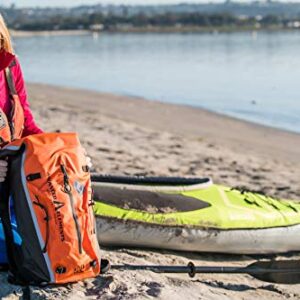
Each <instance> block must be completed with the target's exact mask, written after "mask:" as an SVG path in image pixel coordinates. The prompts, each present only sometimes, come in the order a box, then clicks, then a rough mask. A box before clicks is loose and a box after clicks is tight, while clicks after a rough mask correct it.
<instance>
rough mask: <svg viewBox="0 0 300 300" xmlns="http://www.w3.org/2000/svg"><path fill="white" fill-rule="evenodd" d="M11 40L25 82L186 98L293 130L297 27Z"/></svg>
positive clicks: (297, 107)
mask: <svg viewBox="0 0 300 300" xmlns="http://www.w3.org/2000/svg"><path fill="white" fill-rule="evenodd" d="M14 42H15V46H16V50H17V53H18V55H19V57H20V60H21V62H22V66H23V70H24V74H25V78H26V80H27V81H28V82H42V83H49V84H55V85H62V86H70V87H76V88H85V89H90V90H95V91H104V92H111V93H117V94H123V95H130V96H138V97H143V98H146V99H151V100H158V101H163V102H171V103H178V104H185V105H192V106H197V107H201V108H205V109H208V110H212V111H216V112H219V113H223V114H227V115H230V116H234V117H237V118H241V119H245V120H249V121H253V122H256V123H260V124H265V125H269V126H273V127H278V128H283V129H287V130H291V131H295V132H300V32H296V31H295V32H272V33H267V32H259V33H251V32H246V33H230V34H229V33H222V34H150V33H149V34H106V33H104V34H100V35H87V36H52V37H50V36H49V37H26V38H23V37H22V38H16V39H15V41H14ZM82 101H83V102H84V99H82Z"/></svg>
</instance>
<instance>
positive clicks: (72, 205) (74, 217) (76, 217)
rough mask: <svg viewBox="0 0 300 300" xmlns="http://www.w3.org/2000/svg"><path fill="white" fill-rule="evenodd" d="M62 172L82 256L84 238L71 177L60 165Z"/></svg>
mask: <svg viewBox="0 0 300 300" xmlns="http://www.w3.org/2000/svg"><path fill="white" fill-rule="evenodd" d="M60 168H61V171H62V172H63V174H64V189H63V191H64V192H65V193H66V194H68V195H69V199H70V203H71V208H72V214H73V219H74V222H75V227H76V232H77V238H78V248H79V253H80V254H82V236H81V231H80V227H79V222H78V216H77V214H76V212H75V207H74V197H73V194H72V187H71V186H70V183H69V176H68V173H67V170H66V168H65V166H64V165H60Z"/></svg>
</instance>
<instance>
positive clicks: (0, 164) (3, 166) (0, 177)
mask: <svg viewBox="0 0 300 300" xmlns="http://www.w3.org/2000/svg"><path fill="white" fill-rule="evenodd" d="M7 170H8V163H7V161H6V160H0V182H4V181H5V179H6V176H7Z"/></svg>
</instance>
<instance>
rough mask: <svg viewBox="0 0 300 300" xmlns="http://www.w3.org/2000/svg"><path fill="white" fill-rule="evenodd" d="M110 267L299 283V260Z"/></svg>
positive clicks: (113, 267) (114, 268)
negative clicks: (236, 264)
mask: <svg viewBox="0 0 300 300" xmlns="http://www.w3.org/2000/svg"><path fill="white" fill-rule="evenodd" d="M111 269H113V270H124V271H125V270H126V271H152V272H155V273H187V274H189V276H190V277H194V276H195V275H196V274H248V275H251V276H252V277H254V278H256V279H259V280H262V281H266V282H271V283H280V284H296V283H300V260H286V261H284V260H278V261H276V260H274V261H258V262H255V263H252V264H250V265H248V266H246V267H197V266H195V265H194V264H193V263H192V262H190V263H189V264H188V265H187V266H139V265H112V266H111Z"/></svg>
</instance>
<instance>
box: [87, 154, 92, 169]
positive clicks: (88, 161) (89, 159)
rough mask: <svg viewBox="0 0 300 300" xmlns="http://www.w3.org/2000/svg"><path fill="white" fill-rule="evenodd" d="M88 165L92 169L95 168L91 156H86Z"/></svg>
mask: <svg viewBox="0 0 300 300" xmlns="http://www.w3.org/2000/svg"><path fill="white" fill-rule="evenodd" d="M86 165H87V166H88V167H89V169H91V168H92V167H93V163H92V159H91V157H90V156H86Z"/></svg>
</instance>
